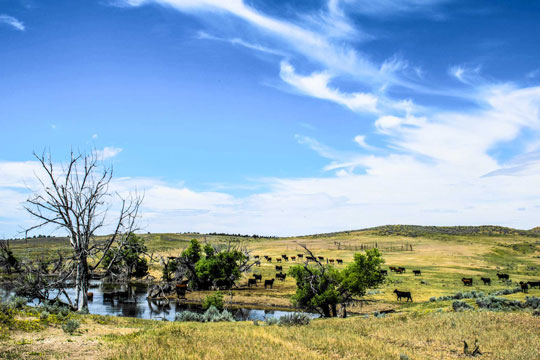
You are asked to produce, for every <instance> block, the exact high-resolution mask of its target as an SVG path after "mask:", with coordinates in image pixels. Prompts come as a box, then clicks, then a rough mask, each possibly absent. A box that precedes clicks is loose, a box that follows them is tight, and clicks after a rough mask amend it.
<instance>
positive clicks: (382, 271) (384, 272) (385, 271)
mask: <svg viewBox="0 0 540 360" xmlns="http://www.w3.org/2000/svg"><path fill="white" fill-rule="evenodd" d="M380 273H381V275H383V276H387V275H388V270H381V271H380Z"/></svg>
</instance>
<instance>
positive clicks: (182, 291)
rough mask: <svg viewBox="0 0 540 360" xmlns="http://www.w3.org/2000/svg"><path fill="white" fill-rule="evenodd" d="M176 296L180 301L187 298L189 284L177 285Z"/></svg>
mask: <svg viewBox="0 0 540 360" xmlns="http://www.w3.org/2000/svg"><path fill="white" fill-rule="evenodd" d="M175 289H176V296H178V297H179V298H180V299H185V298H186V291H187V284H176V287H175Z"/></svg>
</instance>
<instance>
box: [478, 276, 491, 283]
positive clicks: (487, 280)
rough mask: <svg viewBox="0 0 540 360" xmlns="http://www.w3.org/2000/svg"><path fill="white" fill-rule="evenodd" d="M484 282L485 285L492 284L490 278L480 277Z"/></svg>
mask: <svg viewBox="0 0 540 360" xmlns="http://www.w3.org/2000/svg"><path fill="white" fill-rule="evenodd" d="M480 280H482V281H483V282H484V285H491V279H490V278H485V277H483V278H480Z"/></svg>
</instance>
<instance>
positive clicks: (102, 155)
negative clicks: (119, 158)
mask: <svg viewBox="0 0 540 360" xmlns="http://www.w3.org/2000/svg"><path fill="white" fill-rule="evenodd" d="M122 150H123V149H122V148H117V147H112V146H111V147H109V146H105V147H104V148H103V150H96V151H95V154H96V156H97V157H98V158H99V159H100V160H107V159H110V158H113V157H115V156H116V155H118V154H120V153H121V152H122Z"/></svg>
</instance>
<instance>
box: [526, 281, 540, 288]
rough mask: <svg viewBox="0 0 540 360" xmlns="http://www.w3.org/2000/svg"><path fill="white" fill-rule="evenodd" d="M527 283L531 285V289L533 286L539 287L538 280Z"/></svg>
mask: <svg viewBox="0 0 540 360" xmlns="http://www.w3.org/2000/svg"><path fill="white" fill-rule="evenodd" d="M528 284H529V286H530V287H531V289H532V288H534V287H537V288H539V289H540V281H529V282H528Z"/></svg>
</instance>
